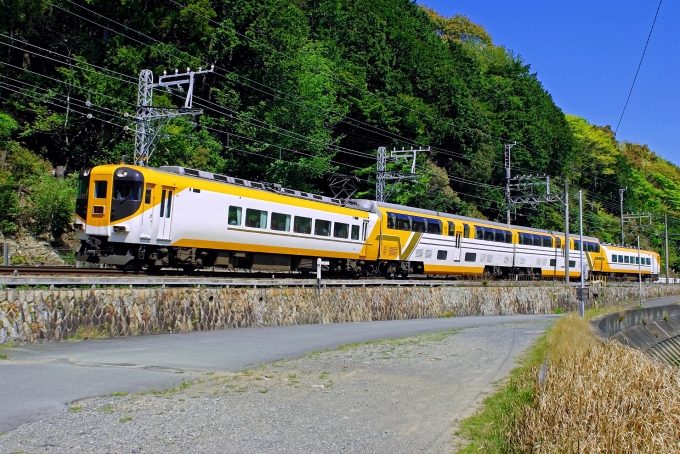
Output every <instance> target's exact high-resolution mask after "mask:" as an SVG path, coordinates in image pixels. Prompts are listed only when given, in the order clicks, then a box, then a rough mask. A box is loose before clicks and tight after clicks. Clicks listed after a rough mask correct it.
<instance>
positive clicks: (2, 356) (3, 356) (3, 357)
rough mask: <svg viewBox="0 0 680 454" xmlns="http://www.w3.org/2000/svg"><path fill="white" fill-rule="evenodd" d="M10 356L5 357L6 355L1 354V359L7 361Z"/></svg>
mask: <svg viewBox="0 0 680 454" xmlns="http://www.w3.org/2000/svg"><path fill="white" fill-rule="evenodd" d="M7 358H9V356H7V355H5V354H4V353H0V359H7Z"/></svg>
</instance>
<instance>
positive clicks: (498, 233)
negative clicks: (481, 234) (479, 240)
mask: <svg viewBox="0 0 680 454" xmlns="http://www.w3.org/2000/svg"><path fill="white" fill-rule="evenodd" d="M506 233H507V232H506V231H505V230H498V229H494V241H497V242H499V243H505V242H506V241H505V234H506Z"/></svg>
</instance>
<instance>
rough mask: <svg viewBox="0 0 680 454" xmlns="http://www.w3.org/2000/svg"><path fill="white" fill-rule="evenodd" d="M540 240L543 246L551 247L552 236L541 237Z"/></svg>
mask: <svg viewBox="0 0 680 454" xmlns="http://www.w3.org/2000/svg"><path fill="white" fill-rule="evenodd" d="M542 240H543V247H553V242H552V238H550V237H549V236H544V237H542Z"/></svg>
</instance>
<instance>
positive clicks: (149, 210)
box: [140, 183, 156, 240]
mask: <svg viewBox="0 0 680 454" xmlns="http://www.w3.org/2000/svg"><path fill="white" fill-rule="evenodd" d="M155 186H156V185H155V184H148V183H147V185H146V188H145V191H144V209H143V210H142V212H143V213H144V214H143V215H142V234H141V235H140V238H141V239H143V240H148V239H150V238H151V229H153V218H154V209H153V202H154V188H155Z"/></svg>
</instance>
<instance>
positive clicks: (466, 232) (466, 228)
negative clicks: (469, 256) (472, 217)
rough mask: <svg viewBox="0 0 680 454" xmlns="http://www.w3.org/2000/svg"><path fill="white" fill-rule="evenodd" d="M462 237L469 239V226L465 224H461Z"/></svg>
mask: <svg viewBox="0 0 680 454" xmlns="http://www.w3.org/2000/svg"><path fill="white" fill-rule="evenodd" d="M463 237H464V238H470V226H469V225H467V224H463Z"/></svg>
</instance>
